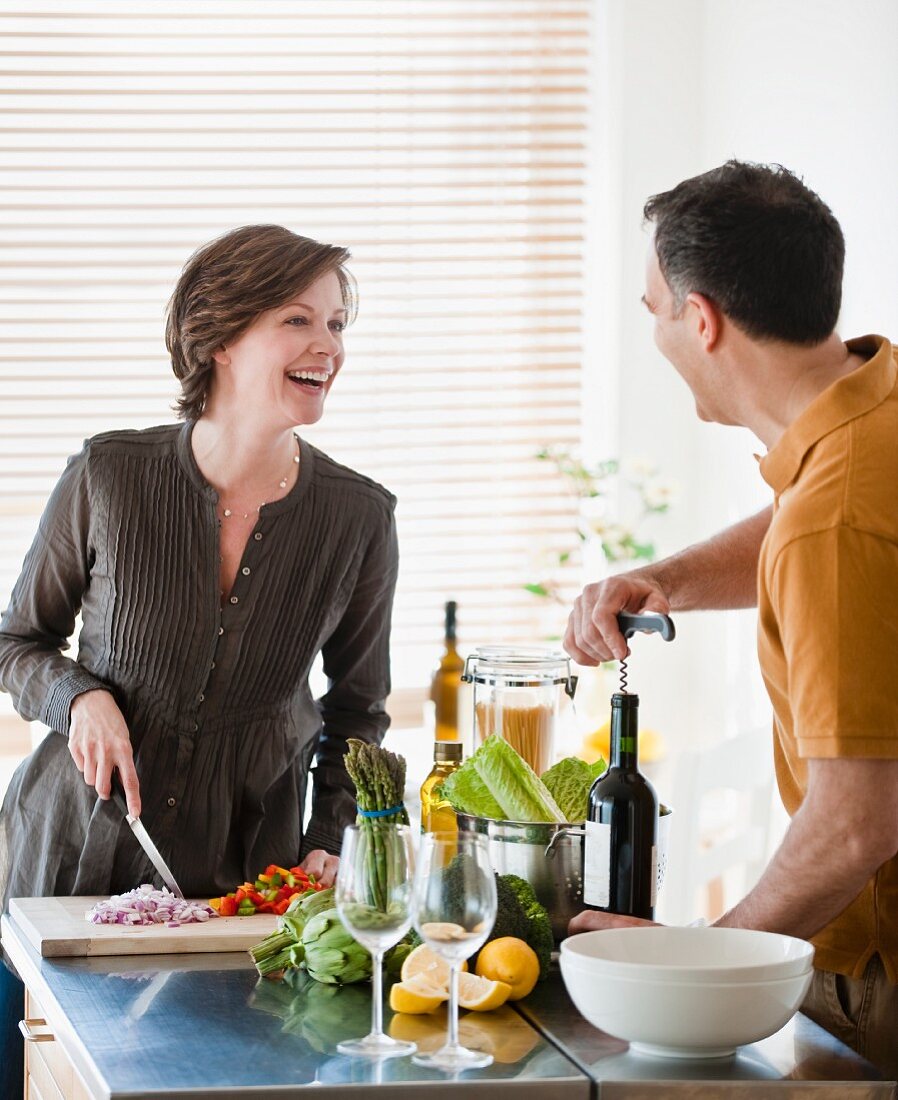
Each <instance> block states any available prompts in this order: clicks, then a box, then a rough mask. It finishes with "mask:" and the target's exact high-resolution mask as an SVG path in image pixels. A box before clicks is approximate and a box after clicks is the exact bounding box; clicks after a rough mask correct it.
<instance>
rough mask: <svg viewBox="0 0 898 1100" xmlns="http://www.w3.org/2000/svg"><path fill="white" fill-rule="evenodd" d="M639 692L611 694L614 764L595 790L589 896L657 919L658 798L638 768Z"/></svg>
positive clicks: (605, 906) (589, 900) (589, 828)
mask: <svg viewBox="0 0 898 1100" xmlns="http://www.w3.org/2000/svg"><path fill="white" fill-rule="evenodd" d="M638 712H639V696H638V695H630V694H628V693H626V692H615V694H614V695H612V697H611V763H610V764H609V766H608V768H607V770H606V771H604V772H603V773H602V774H601V775H600V776H599V778H598V779H597V780H596V781H595V783H593V785H592V788H591V789H590V792H589V808H588V810H587V820H586V838H585V841H584V846H583V848H584V851H583V901H584V902H585V903H586V905H587V907H589V908H591V909H601V910H604V911H605V912H606V913H620V914H622V915H624V916H628V917H644V918H646V919H647V920H654V918H655V894H656V890H657V881H658V855H657V847H656V845H657V836H658V799H657V797H656V796H655V791H654V789H653V788H652V785H651V783H649V782H648V780H647V779H646V778H645V776H643V775H641V774H640V772H639V770H638V767H637V762H638V761H637V757H638V751H637V750H638V746H637V742H638V737H639V732H638V731H639V723H638Z"/></svg>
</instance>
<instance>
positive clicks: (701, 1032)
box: [561, 928, 814, 1058]
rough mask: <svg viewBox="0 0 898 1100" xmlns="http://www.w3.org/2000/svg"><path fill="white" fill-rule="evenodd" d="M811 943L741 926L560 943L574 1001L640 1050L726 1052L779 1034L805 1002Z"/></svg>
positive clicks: (629, 932)
mask: <svg viewBox="0 0 898 1100" xmlns="http://www.w3.org/2000/svg"><path fill="white" fill-rule="evenodd" d="M813 957H814V949H813V947H812V946H811V945H810V944H809V943H805V942H804V941H803V940H796V939H794V938H793V937H791V936H780V935H777V934H775V933H772V932H754V931H749V930H747V929H742V928H621V929H611V930H608V931H605V932H582V933H580V934H579V935H576V936H570V937H568V939H566V940H565V941H564V942H563V943H562V945H561V974H562V977H563V978H564V983H565V985H566V987H567V990H568V993H569V994H570V995H571V999H572V1000H573V1002H574V1004H575V1005H576V1006H577V1009H578V1010H579V1011H580V1012H581V1013H582V1014H583V1016H585V1017H586V1019H587V1020H589V1022H590V1023H591V1024H592V1025H593V1026H594V1027H597V1028H599V1029H601V1030H602V1031H604V1032H607V1033H608V1034H609V1035H613V1036H615V1037H616V1038H618V1039H625V1040H626V1041H627V1042H629V1043H631V1044H632V1047H633V1049H634V1050H636V1051H639V1052H642V1053H645V1054H656V1055H661V1056H663V1057H668V1058H669V1057H675V1058H722V1057H727V1056H729V1055H731V1054H732V1053H733V1052H734V1051H735V1049H736V1047H739V1046H743V1045H745V1044H746V1043H754V1042H757V1041H758V1040H760V1039H764V1038H766V1037H767V1036H768V1035H772V1034H773V1033H774V1032H775V1031H779V1029H780V1028H781V1027H782V1026H783V1025H784V1024H786V1023H787V1022H788V1021H789V1020H790V1019H791V1017H792V1016H793V1015H794V1014H795V1012H796V1011H797V1010H798V1008H799V1006H800V1005H801V1002H802V1000H803V999H804V996H805V993H806V992H807V989H808V986H809V985H810V983H811V977H812V973H813V970H812V963H813Z"/></svg>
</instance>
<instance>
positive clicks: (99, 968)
mask: <svg viewBox="0 0 898 1100" xmlns="http://www.w3.org/2000/svg"><path fill="white" fill-rule="evenodd" d="M248 919H252V918H248ZM2 929H3V945H4V947H5V948H6V951H7V953H8V955H9V957H10V958H11V960H12V962H13V963H14V965H15V966H16V968H17V969H18V971H19V973H20V974H21V976H22V978H23V980H24V981H25V985H26V988H27V991H28V993H27V1000H26V1018H27V1021H28V1022H27V1025H26V1029H25V1030H26V1031H27V1032H28V1036H29V1039H30V1041H29V1042H27V1043H26V1051H27V1068H28V1074H29V1076H28V1088H29V1089H30V1091H29V1092H27V1096H28V1097H29V1098H30V1100H59V1098H60V1097H64V1098H66V1100H68V1098H72V1100H117V1098H122V1100H124V1098H127V1100H162V1098H165V1100H175V1098H181V1097H189V1098H191V1100H207V1098H208V1100H211V1098H213V1097H214V1098H215V1100H221V1098H222V1097H229V1096H230V1097H243V1096H258V1097H265V1096H272V1097H281V1096H299V1095H301V1094H302V1093H303V1092H304V1090H305V1089H306V1088H307V1087H308V1086H312V1088H313V1089H315V1090H319V1091H323V1092H324V1093H325V1095H326V1096H327V1097H328V1098H332V1100H346V1098H349V1097H357V1096H359V1095H360V1094H361V1093H362V1092H363V1090H364V1091H365V1092H366V1093H367V1092H374V1091H377V1092H380V1093H383V1094H385V1093H386V1091H387V1090H389V1091H390V1092H391V1093H400V1094H406V1095H408V1096H409V1097H410V1096H411V1095H412V1093H413V1092H415V1093H417V1092H418V1091H423V1093H424V1094H425V1096H426V1097H428V1098H429V1100H442V1098H444V1097H447V1098H452V1097H458V1096H460V1095H462V1094H461V1092H460V1089H461V1088H464V1089H465V1092H464V1095H465V1096H466V1097H470V1098H471V1100H480V1098H484V1100H487V1098H492V1097H498V1098H500V1100H502V1098H504V1097H508V1098H510V1097H511V1096H512V1095H514V1094H515V1092H514V1091H513V1090H516V1093H517V1095H519V1096H521V1097H533V1098H537V1097H540V1098H543V1097H545V1098H552V1100H554V1098H555V1097H558V1098H559V1100H567V1098H570V1100H590V1098H601V1100H605V1098H606V1097H611V1098H612V1100H637V1098H640V1097H643V1096H646V1097H659V1098H660V1097H662V1096H664V1097H677V1096H682V1097H686V1096H689V1097H693V1096H708V1097H712V1096H732V1097H739V1096H742V1095H745V1094H746V1093H747V1092H749V1091H750V1092H751V1093H752V1095H753V1096H758V1097H760V1096H762V1095H764V1096H766V1095H767V1093H768V1091H769V1092H771V1093H773V1092H774V1091H775V1093H776V1096H777V1097H782V1098H783V1100H786V1098H788V1097H793V1096H794V1097H801V1096H805V1095H807V1096H809V1097H810V1096H813V1097H814V1098H815V1100H829V1098H830V1097H833V1098H835V1097H840V1098H841V1097H848V1098H854V1097H857V1098H858V1100H860V1098H868V1097H869V1098H871V1100H873V1098H876V1100H880V1098H883V1100H885V1098H892V1100H894V1098H895V1097H896V1089H895V1086H894V1083H890V1082H884V1081H881V1080H880V1079H879V1075H878V1074H877V1072H876V1070H875V1069H874V1068H873V1067H872V1066H870V1065H869V1064H868V1063H866V1062H865V1061H863V1059H861V1058H858V1057H857V1055H855V1054H854V1053H853V1052H852V1051H850V1050H848V1048H846V1047H845V1046H843V1045H842V1044H840V1043H838V1042H837V1041H836V1040H834V1039H833V1038H832V1037H831V1036H829V1035H827V1033H826V1032H824V1031H822V1030H821V1029H820V1028H818V1027H816V1026H815V1025H814V1024H813V1023H811V1021H809V1020H807V1019H805V1018H803V1017H801V1016H798V1017H796V1018H795V1019H794V1020H793V1021H792V1022H791V1023H790V1024H788V1025H787V1026H786V1027H785V1028H783V1030H782V1031H780V1032H779V1033H778V1034H777V1035H775V1036H772V1037H771V1038H770V1039H767V1040H765V1041H764V1042H761V1043H756V1044H754V1045H752V1046H750V1047H744V1048H741V1049H740V1051H739V1053H738V1055H737V1057H736V1058H735V1059H730V1060H729V1061H724V1062H714V1063H701V1062H683V1063H680V1062H672V1061H666V1060H660V1059H650V1058H638V1057H636V1056H635V1055H631V1054H629V1053H628V1049H627V1045H626V1044H625V1043H621V1042H618V1041H617V1040H615V1039H611V1038H609V1037H608V1036H605V1035H603V1034H602V1033H601V1032H598V1031H596V1030H595V1029H594V1028H592V1027H590V1025H589V1024H587V1023H586V1021H585V1020H583V1019H582V1018H581V1017H580V1016H579V1014H578V1013H577V1012H576V1010H575V1009H574V1007H573V1005H572V1004H571V1002H570V1000H569V999H568V997H567V994H566V992H565V989H564V986H563V984H562V981H561V976H560V974H559V973H558V972H557V971H555V972H553V974H552V975H551V977H550V979H549V981H547V982H544V983H542V984H540V985H538V986H537V988H536V990H535V991H534V992H533V994H531V996H530V997H528V998H527V999H526V1000H525V1001H522V1002H519V1003H518V1004H517V1005H516V1006H514V1007H512V1006H509V1005H506V1006H504V1007H503V1008H501V1009H498V1010H497V1011H495V1012H491V1013H466V1014H464V1015H463V1016H462V1019H461V1039H462V1041H463V1042H467V1043H468V1044H469V1045H471V1046H475V1047H478V1048H480V1049H484V1050H489V1051H490V1052H491V1053H492V1054H493V1056H494V1059H495V1060H494V1062H493V1064H492V1065H491V1066H489V1067H488V1068H486V1069H482V1070H470V1071H467V1072H466V1073H464V1074H461V1075H458V1076H456V1077H453V1076H447V1075H446V1074H443V1073H439V1072H437V1071H433V1070H427V1069H423V1068H420V1067H418V1066H415V1065H414V1064H413V1063H412V1062H411V1060H410V1059H409V1058H396V1059H391V1060H388V1061H381V1062H366V1061H362V1060H360V1059H350V1058H347V1057H344V1056H341V1055H338V1054H337V1053H336V1044H337V1043H338V1042H339V1041H340V1040H341V1039H344V1038H348V1037H353V1036H358V1035H362V1034H364V1033H365V1031H367V1029H368V1024H369V1019H370V986H368V985H362V986H348V987H345V988H342V989H338V988H335V987H331V986H321V985H318V984H317V983H314V982H312V981H311V980H310V979H309V980H306V981H303V980H302V979H300V980H299V981H297V982H295V983H294V984H293V985H288V984H287V983H284V982H268V981H261V982H260V981H257V979H256V973H255V971H254V969H253V968H252V964H251V962H250V960H249V958H248V956H247V955H246V954H245V953H221V954H201V955H200V954H180V955H139V956H135V955H132V956H128V957H117V956H106V957H87V958H65V959H48V958H42V957H41V956H40V955H39V954H38V952H37V951H36V950H35V949H34V947H33V946H32V945H31V944H30V943H29V942H28V941H27V939H26V938H25V937H24V936H23V935H22V933H21V930H20V929H18V928H17V926H16V923H15V921H13V920H11V919H10V918H9V917H8V916H4V918H3V925H2ZM38 1021H43V1022H38ZM385 1027H386V1029H387V1030H388V1031H389V1032H390V1033H391V1034H393V1035H395V1036H396V1037H397V1038H409V1039H414V1040H415V1041H416V1042H417V1043H418V1044H419V1047H420V1048H421V1049H424V1050H426V1049H433V1048H434V1047H435V1046H436V1045H439V1044H440V1043H441V1042H442V1039H443V1036H444V1034H445V1014H444V1013H437V1014H436V1015H435V1016H392V1015H391V1014H390V1013H389V1011H388V1010H387V1011H386V1012H385ZM4 1100H6V1098H4ZM10 1100H11V1098H10Z"/></svg>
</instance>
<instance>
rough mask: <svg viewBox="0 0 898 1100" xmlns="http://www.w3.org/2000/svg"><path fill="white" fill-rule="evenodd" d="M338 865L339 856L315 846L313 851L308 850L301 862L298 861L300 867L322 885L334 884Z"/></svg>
mask: <svg viewBox="0 0 898 1100" xmlns="http://www.w3.org/2000/svg"><path fill="white" fill-rule="evenodd" d="M339 866H340V858H339V856H332V855H329V854H328V853H327V852H325V851H324V850H323V849H322V848H316V849H315V851H314V852H309V854H308V855H307V856H306V858H305V859H304V860H303V861H302V863H300V867H302V869H303V870H304V871H305V873H306V874H307V875H313V876H314V878H315V881H316V882H320V883H321V885H322V886H333V885H334V883H335V882H336V881H337V869H338V868H339Z"/></svg>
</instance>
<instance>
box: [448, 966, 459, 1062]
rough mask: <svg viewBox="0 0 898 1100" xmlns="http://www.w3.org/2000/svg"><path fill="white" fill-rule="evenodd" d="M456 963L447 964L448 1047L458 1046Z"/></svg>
mask: <svg viewBox="0 0 898 1100" xmlns="http://www.w3.org/2000/svg"><path fill="white" fill-rule="evenodd" d="M458 969H459V967H458V963H457V962H451V963H450V964H449V1044H448V1045H449V1047H450V1048H452V1049H453V1050H454V1049H455V1047H457V1046H458Z"/></svg>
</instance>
